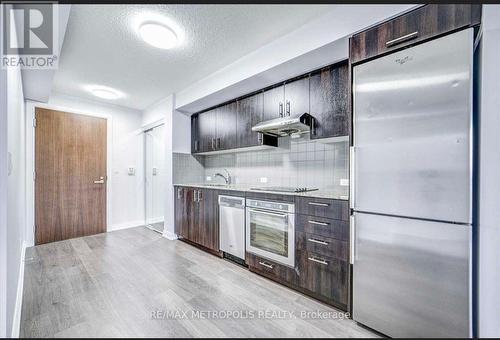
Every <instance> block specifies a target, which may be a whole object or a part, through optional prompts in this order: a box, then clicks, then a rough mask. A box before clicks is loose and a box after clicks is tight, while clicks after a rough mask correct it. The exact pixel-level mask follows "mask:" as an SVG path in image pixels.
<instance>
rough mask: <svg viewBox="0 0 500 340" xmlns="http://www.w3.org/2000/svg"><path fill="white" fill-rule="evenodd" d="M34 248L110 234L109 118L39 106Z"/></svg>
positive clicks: (37, 112) (36, 134) (36, 115)
mask: <svg viewBox="0 0 500 340" xmlns="http://www.w3.org/2000/svg"><path fill="white" fill-rule="evenodd" d="M35 117H36V128H35V171H36V174H35V242H36V244H42V243H48V242H55V241H61V240H66V239H69V238H74V237H80V236H86V235H93V234H98V233H103V232H105V231H106V130H107V127H106V124H107V122H106V119H103V118H96V117H90V116H85V115H79V114H73V113H68V112H62V111H55V110H49V109H42V108H36V110H35Z"/></svg>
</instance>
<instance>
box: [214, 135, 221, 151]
mask: <svg viewBox="0 0 500 340" xmlns="http://www.w3.org/2000/svg"><path fill="white" fill-rule="evenodd" d="M220 147H221V144H220V137H219V138H217V139H216V140H215V148H216V149H219V148H220Z"/></svg>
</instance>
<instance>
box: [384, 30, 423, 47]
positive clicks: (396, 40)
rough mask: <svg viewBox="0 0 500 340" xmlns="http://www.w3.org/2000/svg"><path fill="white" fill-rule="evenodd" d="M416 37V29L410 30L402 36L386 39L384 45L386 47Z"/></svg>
mask: <svg viewBox="0 0 500 340" xmlns="http://www.w3.org/2000/svg"><path fill="white" fill-rule="evenodd" d="M416 37H418V31H415V32H411V33H409V34H406V35H403V36H401V37H399V38H396V39H392V40H389V41H387V42H386V43H385V46H387V47H390V46H394V45H397V44H400V43H403V42H405V41H408V40H411V39H415V38H416Z"/></svg>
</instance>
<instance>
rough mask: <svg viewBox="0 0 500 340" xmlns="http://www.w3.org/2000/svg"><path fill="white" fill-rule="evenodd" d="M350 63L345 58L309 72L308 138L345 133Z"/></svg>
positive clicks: (346, 132)
mask: <svg viewBox="0 0 500 340" xmlns="http://www.w3.org/2000/svg"><path fill="white" fill-rule="evenodd" d="M349 88H350V84H349V66H348V63H347V61H346V62H342V63H341V64H337V65H333V66H331V67H327V68H324V69H322V70H321V71H320V72H318V73H315V74H313V75H311V80H310V108H311V109H310V114H311V115H312V116H313V117H314V122H313V126H312V129H311V130H312V131H311V132H312V133H311V139H318V138H324V137H337V136H348V135H349V130H350V125H351V118H350V117H351V110H350V105H349V95H350V91H349Z"/></svg>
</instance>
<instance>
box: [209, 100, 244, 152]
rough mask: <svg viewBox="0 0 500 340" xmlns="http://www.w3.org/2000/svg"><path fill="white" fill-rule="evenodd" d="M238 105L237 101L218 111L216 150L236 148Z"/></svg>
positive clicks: (221, 107)
mask: <svg viewBox="0 0 500 340" xmlns="http://www.w3.org/2000/svg"><path fill="white" fill-rule="evenodd" d="M237 107H238V104H237V102H236V101H234V102H231V103H229V104H226V105H223V106H220V107H218V108H217V109H216V112H217V121H216V131H217V139H216V141H215V148H216V149H217V150H227V149H234V148H236V115H237Z"/></svg>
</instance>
